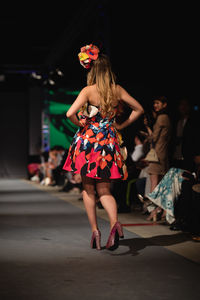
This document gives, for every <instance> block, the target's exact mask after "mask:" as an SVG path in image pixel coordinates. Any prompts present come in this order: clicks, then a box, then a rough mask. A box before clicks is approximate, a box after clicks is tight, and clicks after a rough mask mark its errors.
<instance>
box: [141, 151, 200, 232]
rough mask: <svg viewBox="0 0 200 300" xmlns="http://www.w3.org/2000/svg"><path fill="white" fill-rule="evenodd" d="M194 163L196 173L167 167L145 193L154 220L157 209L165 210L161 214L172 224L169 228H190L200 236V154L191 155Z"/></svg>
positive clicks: (190, 230) (184, 229)
mask: <svg viewBox="0 0 200 300" xmlns="http://www.w3.org/2000/svg"><path fill="white" fill-rule="evenodd" d="M194 162H195V164H196V168H195V171H196V173H195V172H193V173H191V172H190V171H188V170H183V169H180V168H170V170H169V171H168V172H167V173H166V174H165V176H164V177H163V179H162V180H161V181H160V183H159V184H158V185H157V186H156V188H155V189H154V191H153V192H151V193H149V194H148V195H147V198H148V201H149V203H148V206H147V207H148V210H149V211H151V214H150V216H151V217H152V219H153V220H154V221H156V217H157V215H158V212H159V213H162V214H163V212H165V215H164V216H165V218H166V220H167V222H168V223H169V224H171V226H170V229H171V230H183V231H189V232H190V233H192V234H195V235H196V236H200V202H199V201H200V193H199V192H200V191H199V189H198V181H199V178H198V176H197V175H198V174H199V170H200V155H196V156H195V157H194ZM196 174H197V175H196ZM155 205H156V208H155ZM152 207H153V208H152Z"/></svg>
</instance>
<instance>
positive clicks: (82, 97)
mask: <svg viewBox="0 0 200 300" xmlns="http://www.w3.org/2000/svg"><path fill="white" fill-rule="evenodd" d="M87 91H88V87H85V88H83V89H82V90H81V92H80V94H79V95H78V97H77V98H76V100H75V101H74V103H73V104H72V105H71V107H70V108H69V110H68V111H67V113H66V117H67V118H68V119H69V120H70V121H71V122H72V123H74V124H75V125H77V126H80V127H83V125H82V124H81V122H80V121H79V120H78V118H77V116H76V113H77V112H78V110H79V109H80V108H81V107H82V106H83V105H84V104H85V103H86V102H87V101H88V95H87Z"/></svg>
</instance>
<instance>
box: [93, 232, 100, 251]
mask: <svg viewBox="0 0 200 300" xmlns="http://www.w3.org/2000/svg"><path fill="white" fill-rule="evenodd" d="M91 248H92V249H97V250H101V232H100V231H99V230H95V231H93V233H92V239H91Z"/></svg>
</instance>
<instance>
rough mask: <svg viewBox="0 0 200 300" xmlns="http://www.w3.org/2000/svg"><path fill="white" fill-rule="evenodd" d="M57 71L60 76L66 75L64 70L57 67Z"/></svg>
mask: <svg viewBox="0 0 200 300" xmlns="http://www.w3.org/2000/svg"><path fill="white" fill-rule="evenodd" d="M56 72H57V74H58V75H59V76H64V74H63V72H62V71H61V70H60V69H56Z"/></svg>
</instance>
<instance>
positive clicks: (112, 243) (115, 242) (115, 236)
mask: <svg viewBox="0 0 200 300" xmlns="http://www.w3.org/2000/svg"><path fill="white" fill-rule="evenodd" d="M119 238H121V239H123V238H124V233H123V229H122V225H121V223H120V222H116V223H115V225H114V226H113V228H112V230H111V232H110V235H109V237H108V241H107V244H106V249H108V250H111V251H113V250H115V249H117V248H118V247H119Z"/></svg>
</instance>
